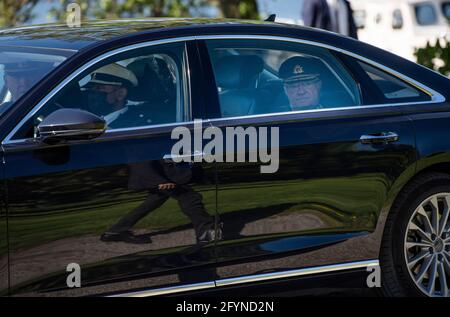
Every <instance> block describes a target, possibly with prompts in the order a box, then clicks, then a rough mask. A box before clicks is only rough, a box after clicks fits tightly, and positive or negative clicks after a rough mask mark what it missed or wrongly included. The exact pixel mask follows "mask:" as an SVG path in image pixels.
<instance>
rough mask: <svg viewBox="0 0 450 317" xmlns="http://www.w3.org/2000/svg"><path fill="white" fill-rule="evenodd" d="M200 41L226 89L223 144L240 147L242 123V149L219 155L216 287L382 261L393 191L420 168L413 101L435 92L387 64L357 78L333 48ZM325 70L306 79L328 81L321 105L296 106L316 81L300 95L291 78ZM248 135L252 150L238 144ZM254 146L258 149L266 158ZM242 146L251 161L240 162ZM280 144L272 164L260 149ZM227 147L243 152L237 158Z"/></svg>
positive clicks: (219, 122)
mask: <svg viewBox="0 0 450 317" xmlns="http://www.w3.org/2000/svg"><path fill="white" fill-rule="evenodd" d="M201 46H203V51H204V54H205V55H209V57H210V61H208V60H207V59H206V58H205V59H204V60H205V68H208V67H210V68H212V71H211V73H213V74H214V78H213V79H212V80H211V82H215V83H216V86H217V88H216V89H217V104H218V105H219V107H217V108H214V107H210V109H209V110H210V113H209V118H210V120H211V124H212V125H213V126H215V127H218V128H220V129H221V131H222V132H223V133H222V135H223V138H224V144H225V143H226V142H228V144H230V140H229V139H226V137H225V135H226V134H227V132H226V131H227V130H228V129H231V130H230V131H231V133H233V131H234V132H235V137H234V144H235V145H234V147H233V146H232V147H226V149H225V150H224V152H223V153H224V155H223V156H224V159H223V161H224V162H218V163H217V177H218V194H217V197H218V198H217V199H218V200H217V204H218V213H219V215H220V219H221V222H222V224H223V225H222V226H223V237H224V241H222V242H219V243H218V244H217V256H218V262H219V263H220V265H219V267H218V270H217V273H218V277H219V280H217V281H216V283H217V285H218V286H226V285H233V284H235V283H243V282H254V281H257V280H258V276H259V274H263V273H267V274H265V275H262V276H261V278H263V279H270V278H276V277H283V276H285V275H283V272H284V271H287V270H291V269H297V268H300V269H301V268H306V267H313V266H325V265H335V264H338V263H344V262H345V263H353V264H355V265H356V266H355V265H353V264H352V265H350V266H348V267H349V268H350V267H359V266H362V267H364V266H365V265H374V264H376V259H377V258H378V246H379V244H378V243H379V241H380V234H379V233H380V232H379V230H378V231H377V230H376V229H379V228H380V227H379V226H377V224H378V223H379V220H381V219H382V217H383V214H382V211H383V208H384V207H385V206H386V204H387V202H388V200H389V199H390V198H391V197H390V194H391V193H392V190H393V189H394V188H396V187H397V186H399V185H401V184H402V183H403V182H404V179H405V178H404V177H405V176H408V175H409V176H410V175H412V173H413V172H414V162H415V160H416V154H415V144H414V133H413V129H412V125H411V122H410V120H409V119H408V117H407V116H404V115H402V113H401V109H402V105H405V103H404V102H406V101H412V102H415V101H419V102H422V101H425V100H429V99H430V96H428V95H427V94H425V93H423V92H421V91H419V90H418V89H416V88H413V87H412V86H410V85H409V84H406V83H404V82H402V81H401V80H399V79H398V78H396V77H395V78H394V76H391V75H387V73H385V72H384V71H383V70H381V68H378V66H379V65H378V66H377V67H374V69H376V71H374V72H373V73H370V71H369V70H368V69H364V70H362V69H359V73H360V74H359V75H361V77H358V76H359V75H356V73H355V72H352V73H351V72H350V71H349V69H350V68H352V67H354V66H355V65H353V66H352V65H350V64H351V63H349V62H348V61H347V62H345V63H344V62H343V61H341V60H340V58H339V57H338V55H339V54H337V53H336V52H333V50H332V49H330V48H329V47H326V46H324V45H318V46H315V45H311V44H309V43H302V42H301V41H298V40H293V39H280V40H278V39H273V38H264V37H255V36H249V37H241V38H239V37H238V36H237V37H236V38H234V39H233V38H232V36H229V37H228V38H223V39H212V38H205V42H204V43H203V44H201ZM350 59H353V58H350ZM288 60H290V61H288ZM311 60H313V61H311ZM292 61H294V62H295V61H298V62H297V64H295V63H294V64H292ZM306 61H308V62H306ZM308 63H311V64H308ZM355 63H356V62H355ZM283 65H288V66H283ZM289 65H290V66H289ZM311 65H315V66H314V67H317V68H314V67H313V69H312V70H311ZM319 65H320V66H319ZM283 67H288V68H289V67H290V68H289V69H288V73H289V72H290V73H291V75H292V76H291V77H283V76H282V75H283V74H282V71H281V69H282V68H283ZM358 67H361V65H359V66H358ZM379 67H381V66H379ZM383 74H384V75H386V77H383ZM297 75H301V76H303V77H301V76H299V77H296V76H297ZM317 75H318V77H319V81H320V84H318V82H317V81H316V79H314V83H312V84H311V82H309V83H308V84H306V83H304V82H303V83H304V85H312V86H313V87H316V88H317V87H319V88H317V89H319V90H318V91H319V97H318V98H319V99H318V101H317V103H316V104H315V106H314V107H311V105H309V107H308V106H306V105H303V106H304V107H305V109H306V110H302V108H301V107H302V106H300V107H299V108H295V107H296V105H295V102H296V99H295V98H294V97H295V96H297V97H298V96H300V97H301V98H305V99H306V98H309V97H308V95H307V94H308V92H305V91H306V90H307V89H310V88H305V87H303V88H302V89H304V91H300V92H297V93H298V94H299V95H295V92H292V91H288V89H300V88H298V87H297V86H295V85H297V84H295V85H294V88H292V87H291V86H289V85H288V83H290V82H291V78H294V79H295V78H300V77H301V78H306V79H307V78H309V79H311V78H317ZM389 76H390V77H389ZM281 77H283V79H287V80H285V81H283V79H282V78H281ZM306 79H304V80H306ZM302 80H303V79H302ZM298 85H302V84H298ZM314 85H317V86H314ZM316 88H314V89H316ZM311 89H312V88H311ZM383 90H386V91H384V92H385V93H386V95H383ZM309 93H311V92H309ZM383 96H385V97H386V98H385V99H382V97H383ZM388 97H390V98H388ZM402 98H403V99H402ZM297 101H298V100H297ZM400 101H401V102H403V103H401V102H400ZM378 102H383V103H384V104H382V105H380V104H377V103H378ZM289 107H291V108H289ZM287 109H288V110H287ZM289 109H291V110H289ZM236 128H238V129H240V132H239V133H238V132H236V131H238V130H237V129H236ZM264 129H266V131H267V135H266V134H265V133H266V132H264V133H262V131H263V130H264ZM243 131H245V133H243ZM252 131H253V132H252ZM276 135H278V136H279V137H277V136H276ZM255 136H256V137H258V138H259V140H258V141H257V142H253V144H257V146H256V147H252V146H251V144H252V142H251V141H249V140H250V139H251V138H252V137H255ZM266 136H267V137H266ZM274 136H275V137H274ZM237 138H241V140H244V141H242V143H241V144H244V143H245V144H246V145H247V147H242V146H241V147H239V146H236V144H238V143H239V141H238V140H237ZM261 138H263V139H262V141H263V142H262V143H261ZM264 138H265V139H266V140H264ZM277 138H278V142H277V141H276V140H277ZM225 139H226V140H225ZM274 140H275V143H274ZM277 143H279V145H278V144H277ZM253 146H254V145H253ZM249 148H250V149H251V151H253V152H258V160H257V161H256V162H254V161H253V162H252V161H250V157H251V153H250V152H251V151H250V150H249ZM242 151H244V152H245V155H246V159H245V161H242V162H238V161H237V156H238V155H239V153H240V152H241V154H242ZM277 151H278V153H276V152H277ZM230 152H231V154H230ZM270 152H272V154H276V155H274V156H273V157H272V158H273V159H274V160H275V159H276V156H278V158H277V159H278V166H277V168H275V169H271V171H270V172H267V171H266V172H262V169H261V167H262V166H264V165H269V163H270V162H268V161H267V160H266V161H264V160H263V159H264V156H261V153H263V154H264V153H270ZM228 154H229V157H230V158H233V157H234V161H233V160H232V161H227V160H226V158H225V157H226V156H227V155H228ZM261 158H263V159H261ZM380 223H382V222H380ZM365 260H374V261H369V262H366V261H365ZM346 267H347V266H346ZM340 268H343V267H342V266H341V267H340ZM328 269H330V267H328ZM331 269H333V268H331ZM294 273H295V272H294ZM297 273H299V274H302V273H301V271H297ZM245 276H248V278H246V277H245Z"/></svg>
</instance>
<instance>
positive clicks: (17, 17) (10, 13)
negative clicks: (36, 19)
mask: <svg viewBox="0 0 450 317" xmlns="http://www.w3.org/2000/svg"><path fill="white" fill-rule="evenodd" d="M37 2H38V0H0V26H2V27H11V26H15V25H18V24H24V23H26V22H28V21H29V20H30V19H31V18H32V17H33V16H32V13H31V11H32V10H33V8H34V6H35V5H36V3H37Z"/></svg>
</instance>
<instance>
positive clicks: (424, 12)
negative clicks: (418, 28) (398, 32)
mask: <svg viewBox="0 0 450 317" xmlns="http://www.w3.org/2000/svg"><path fill="white" fill-rule="evenodd" d="M414 11H415V13H416V20H417V23H418V24H419V25H423V26H427V25H434V24H436V23H437V22H438V18H437V14H436V10H435V8H434V6H433V4H431V3H420V4H416V5H415V6H414Z"/></svg>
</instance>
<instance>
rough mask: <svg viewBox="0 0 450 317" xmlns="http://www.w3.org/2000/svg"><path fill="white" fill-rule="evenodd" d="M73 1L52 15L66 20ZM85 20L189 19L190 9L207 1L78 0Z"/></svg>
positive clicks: (63, 0) (62, 3)
mask: <svg viewBox="0 0 450 317" xmlns="http://www.w3.org/2000/svg"><path fill="white" fill-rule="evenodd" d="M71 2H73V1H71V0H60V6H58V7H54V8H53V10H52V15H53V16H55V17H56V18H57V19H58V20H64V19H65V16H66V12H65V10H64V8H66V6H67V4H69V3H71ZM76 2H77V3H78V4H79V5H80V7H81V10H82V12H83V17H84V18H85V19H90V18H97V19H113V18H128V17H187V16H189V8H190V7H196V6H197V7H198V6H200V5H202V4H204V3H205V0H102V1H92V0H78V1H76Z"/></svg>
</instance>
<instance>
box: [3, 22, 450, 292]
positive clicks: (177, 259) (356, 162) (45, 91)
mask: <svg viewBox="0 0 450 317" xmlns="http://www.w3.org/2000/svg"><path fill="white" fill-rule="evenodd" d="M449 98H450V81H449V79H448V78H446V77H444V76H441V75H439V74H438V73H436V72H433V71H431V70H428V69H425V68H424V67H422V66H419V65H417V64H414V63H412V62H409V61H407V60H404V59H402V58H400V57H398V56H395V55H393V54H390V53H389V52H385V51H383V50H380V49H377V48H375V47H372V46H370V45H367V44H364V43H362V42H358V41H355V40H353V39H351V38H347V37H343V36H339V35H337V34H334V33H330V32H326V31H319V30H315V29H311V28H305V27H297V26H290V25H283V24H278V23H272V22H257V21H234V20H206V19H159V20H152V19H144V20H118V21H97V22H95V21H94V22H86V23H83V24H82V26H81V27H80V28H76V27H75V28H69V27H67V26H65V25H59V24H50V25H42V26H33V27H24V28H18V29H7V30H2V31H1V32H0V138H1V162H2V164H1V165H0V177H1V178H2V182H1V185H0V190H1V210H0V292H1V294H2V295H11V296H84V295H97V296H100V295H110V296H150V295H161V294H166V295H167V294H174V293H176V294H186V293H187V292H199V291H203V292H215V291H217V290H219V289H223V290H238V289H243V288H245V287H251V286H253V287H258V286H261V285H264V287H268V285H285V284H282V283H287V282H289V281H296V283H297V284H296V285H298V286H301V285H302V282H301V281H302V278H310V277H320V276H326V277H329V276H331V275H336V274H344V273H350V272H355V271H362V272H365V273H366V275H367V281H368V287H369V286H375V287H377V286H381V287H380V289H381V290H382V292H383V293H384V294H385V295H389V296H415V295H423V296H444V297H445V296H449V295H450V293H449V285H450V217H449V208H450V103H449V101H448V100H449ZM199 122H200V123H201V124H200V125H199ZM177 128H178V130H177ZM208 128H214V130H213V131H214V133H215V135H216V136H217V135H221V137H222V138H223V139H220V137H217V138H216V140H217V141H223V140H224V139H225V138H226V137H227V136H228V135H227V133H228V132H229V131H232V132H233V131H234V132H236V131H238V132H239V131H241V132H242V131H244V139H243V140H244V141H242V139H241V141H242V142H241V143H240V145H239V142H237V144H232V145H231V146H228V144H227V146H226V148H225V147H220V146H219V145H220V144H221V143H223V144H225V143H224V142H216V143H215V144H216V145H217V146H216V147H215V150H214V151H212V152H211V153H213V154H214V156H215V157H216V159H214V160H210V159H207V157H206V156H204V152H202V151H206V150H207V149H206V147H205V148H203V147H201V146H200V147H198V145H199V143H198V142H200V144H201V145H202V144H205V143H207V140H211V139H212V133H211V130H209V132H208V133H207V130H208ZM251 129H253V130H251ZM264 129H265V130H264ZM177 131H178V132H179V133H178V134H182V133H185V132H186V131H187V132H192V134H193V137H192V139H191V140H190V141H189V142H191V141H192V143H194V150H191V151H187V152H182V153H181V154H180V156H179V157H177V155H174V154H173V153H174V152H173V148H174V146H175V145H176V144H177V143H178V142H179V139H178V140H177V139H176V138H174V135H175V136H176V134H177V133H175V132H177ZM180 131H181V132H180ZM252 131H257V132H258V133H257V136H259V140H258V142H256V143H254V142H253V143H252V142H251V140H250V139H251V137H252V136H254V135H255V134H254V133H253V132H252ZM195 133H200V134H199V135H200V141H198V138H197V137H196V134H195ZM264 136H265V137H266V138H270V139H271V143H270V145H271V146H268V143H267V142H262V141H261V140H263V141H264ZM236 137H238V133H236ZM246 140H247V141H246ZM249 140H250V141H249ZM265 141H267V140H265ZM189 142H188V143H189ZM196 142H197V143H196ZM223 144H222V145H223ZM251 144H253V146H254V147H253V148H252V146H251ZM255 144H256V145H255ZM269 147H270V150H271V151H272V154H273V153H275V154H277V155H276V156H274V157H273V162H272V163H274V164H273V166H274V168H273V169H272V170H271V171H269V172H267V171H266V172H263V169H262V167H267V166H268V161H267V160H263V159H258V160H252V159H251V158H252V155H253V154H252V153H255V152H258V153H260V154H261V153H262V152H264V150H266V152H267V153H266V154H268V153H269V152H270V151H269ZM230 153H231V155H228V154H230ZM235 154H236V155H237V157H238V158H237V159H235V160H233V159H232V158H233V157H234V155H235ZM266 156H267V155H266ZM180 157H184V158H187V157H188V158H193V159H192V160H191V161H189V160H184V161H182V162H180V160H178V159H179V158H180ZM224 157H225V158H226V159H223V158H224ZM261 157H262V158H264V157H263V156H261V155H260V158H261ZM217 158H219V159H217ZM221 158H222V159H221ZM230 158H231V159H230ZM239 158H240V159H239ZM275 163H276V164H275ZM377 273H381V274H377ZM277 283H278V284H277ZM280 283H281V284H280Z"/></svg>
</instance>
